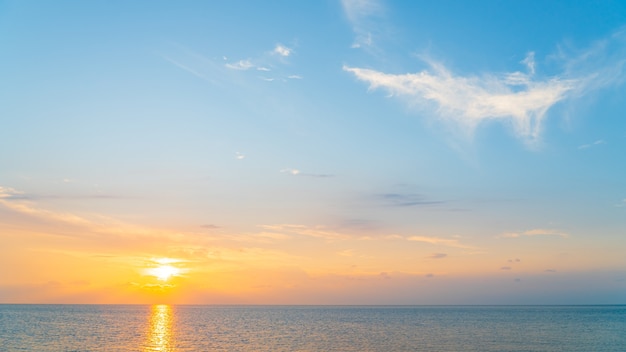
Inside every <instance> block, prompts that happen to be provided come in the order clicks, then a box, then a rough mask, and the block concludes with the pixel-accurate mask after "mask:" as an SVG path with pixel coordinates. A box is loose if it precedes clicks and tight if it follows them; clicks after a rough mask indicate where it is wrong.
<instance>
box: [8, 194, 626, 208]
mask: <svg viewBox="0 0 626 352" xmlns="http://www.w3.org/2000/svg"><path fill="white" fill-rule="evenodd" d="M0 198H2V197H0ZM615 207H617V208H624V207H626V198H624V199H622V201H621V203H617V204H615Z"/></svg>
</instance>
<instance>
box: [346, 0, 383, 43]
mask: <svg viewBox="0 0 626 352" xmlns="http://www.w3.org/2000/svg"><path fill="white" fill-rule="evenodd" d="M341 5H342V6H343V10H344V13H345V15H346V17H347V19H348V21H349V22H350V24H351V25H352V30H353V31H354V33H355V35H356V38H355V39H354V42H353V43H352V45H351V47H352V48H354V49H357V48H363V47H365V48H367V47H371V46H372V45H373V44H374V42H373V39H372V32H373V31H376V29H377V26H376V24H375V21H372V18H376V17H380V16H381V15H382V13H383V12H384V7H383V6H382V4H381V3H380V1H378V0H342V1H341Z"/></svg>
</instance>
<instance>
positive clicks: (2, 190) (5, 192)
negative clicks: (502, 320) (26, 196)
mask: <svg viewBox="0 0 626 352" xmlns="http://www.w3.org/2000/svg"><path fill="white" fill-rule="evenodd" d="M20 194H23V192H20V191H18V190H15V189H13V188H11V187H2V186H0V199H3V198H12V197H15V196H18V195H20Z"/></svg>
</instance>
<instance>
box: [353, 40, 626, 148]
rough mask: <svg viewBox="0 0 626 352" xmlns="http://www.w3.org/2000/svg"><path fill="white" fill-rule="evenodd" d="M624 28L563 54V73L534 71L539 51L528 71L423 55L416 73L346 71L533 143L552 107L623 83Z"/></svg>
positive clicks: (471, 124)
mask: <svg viewBox="0 0 626 352" xmlns="http://www.w3.org/2000/svg"><path fill="white" fill-rule="evenodd" d="M625 44H626V30H624V29H621V30H620V31H617V32H616V33H615V34H613V35H612V36H611V37H610V38H608V39H605V40H602V41H598V42H597V43H594V44H593V45H592V46H591V47H590V48H589V49H587V50H584V51H581V52H578V53H575V55H574V56H572V55H566V54H564V53H561V55H560V57H558V60H559V62H560V63H561V67H562V68H561V72H560V73H558V74H555V75H552V76H548V77H537V76H536V69H537V67H536V62H535V54H534V53H533V52H530V53H528V54H527V56H526V58H525V59H524V60H523V61H522V62H521V63H522V64H524V65H525V66H526V67H525V68H526V71H527V72H520V71H515V72H505V73H484V74H465V75H464V74H457V73H454V72H452V71H451V70H449V69H448V68H447V67H446V66H444V65H443V64H442V63H440V62H437V61H435V60H432V59H429V58H425V57H422V59H423V61H424V62H425V63H426V64H427V65H428V68H427V69H425V70H423V71H421V72H416V73H400V74H394V73H385V72H381V71H377V70H374V69H369V68H360V67H351V66H348V65H344V66H343V69H344V70H345V71H346V72H350V73H352V74H354V76H355V77H356V78H357V79H359V80H361V81H364V82H367V83H368V84H369V88H370V89H372V90H374V89H383V90H385V91H387V92H388V93H389V94H390V95H391V96H399V97H403V98H405V99H406V100H407V101H408V102H409V104H410V105H412V106H416V107H419V108H421V109H424V110H426V111H430V112H432V113H433V115H434V116H436V117H438V118H439V119H442V120H444V121H447V122H449V123H452V124H453V125H454V126H458V127H461V130H463V131H467V132H469V133H470V134H471V133H472V132H473V131H474V130H475V129H476V127H477V126H478V125H480V124H482V123H485V122H487V121H503V122H506V123H510V124H511V125H512V126H513V128H514V131H515V133H516V135H517V136H518V137H519V138H520V139H522V140H524V141H525V142H526V143H527V144H528V145H529V146H534V145H536V143H537V142H538V141H539V140H540V136H541V132H542V128H543V125H544V121H545V119H546V116H547V113H548V111H549V110H550V109H551V108H552V107H554V106H555V105H556V104H557V103H559V102H563V101H565V100H567V99H574V98H578V97H580V96H582V95H584V94H587V93H589V92H591V91H594V90H598V89H601V88H605V87H609V86H611V85H617V84H621V83H623V81H624V79H625V78H626V75H625V74H624V64H625V63H626V60H625V59H624V57H626V45H625Z"/></svg>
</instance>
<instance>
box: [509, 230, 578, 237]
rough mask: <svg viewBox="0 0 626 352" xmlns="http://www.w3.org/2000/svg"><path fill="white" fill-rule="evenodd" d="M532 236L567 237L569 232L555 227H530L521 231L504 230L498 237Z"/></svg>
mask: <svg viewBox="0 0 626 352" xmlns="http://www.w3.org/2000/svg"><path fill="white" fill-rule="evenodd" d="M533 236H556V237H561V238H568V237H569V234H567V233H565V232H563V231H561V230H555V229H532V230H527V231H523V232H506V233H503V234H501V235H499V236H497V237H498V238H520V237H533Z"/></svg>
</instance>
